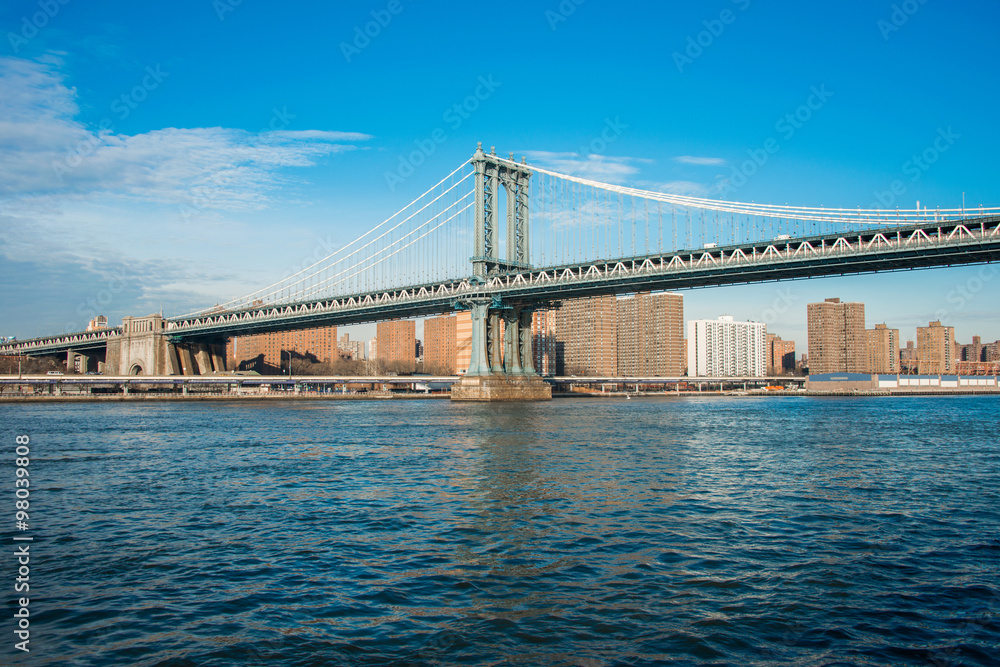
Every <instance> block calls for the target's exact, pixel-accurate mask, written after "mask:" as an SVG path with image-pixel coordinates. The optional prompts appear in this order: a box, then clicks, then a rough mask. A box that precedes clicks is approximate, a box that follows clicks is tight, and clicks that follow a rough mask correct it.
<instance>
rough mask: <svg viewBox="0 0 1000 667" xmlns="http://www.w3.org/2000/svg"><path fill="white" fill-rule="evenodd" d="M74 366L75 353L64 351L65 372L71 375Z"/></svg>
mask: <svg viewBox="0 0 1000 667" xmlns="http://www.w3.org/2000/svg"><path fill="white" fill-rule="evenodd" d="M75 364H76V352H74V351H73V350H66V372H67V373H72V372H73V370H74V366H75Z"/></svg>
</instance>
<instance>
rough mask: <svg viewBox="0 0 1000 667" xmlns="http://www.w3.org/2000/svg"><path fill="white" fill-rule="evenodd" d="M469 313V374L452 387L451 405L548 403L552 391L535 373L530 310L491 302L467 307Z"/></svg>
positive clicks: (477, 303) (476, 303)
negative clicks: (454, 403) (469, 403)
mask: <svg viewBox="0 0 1000 667" xmlns="http://www.w3.org/2000/svg"><path fill="white" fill-rule="evenodd" d="M467 305H468V307H469V310H471V311H472V359H471V361H470V362H469V370H468V371H467V372H466V373H465V375H463V376H462V379H461V380H459V381H458V382H456V383H455V384H453V385H452V387H451V400H453V401H547V400H550V399H551V398H552V387H551V386H549V384H548V383H547V382H545V381H544V380H543V379H542V378H541V377H539V375H538V373H536V372H535V366H534V360H533V358H532V356H533V355H532V351H531V313H532V310H531V308H529V307H527V306H505V305H503V304H500V303H497V302H496V301H494V300H492V299H491V300H489V301H488V302H487V301H482V302H472V303H469V304H467Z"/></svg>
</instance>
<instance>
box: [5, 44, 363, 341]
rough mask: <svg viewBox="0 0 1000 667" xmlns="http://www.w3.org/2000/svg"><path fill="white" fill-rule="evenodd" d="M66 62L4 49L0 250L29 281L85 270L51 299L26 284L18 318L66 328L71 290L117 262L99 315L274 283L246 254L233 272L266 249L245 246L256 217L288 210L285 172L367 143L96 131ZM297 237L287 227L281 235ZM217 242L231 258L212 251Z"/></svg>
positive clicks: (342, 135)
mask: <svg viewBox="0 0 1000 667" xmlns="http://www.w3.org/2000/svg"><path fill="white" fill-rule="evenodd" d="M62 66H63V65H62V63H61V61H60V60H59V59H58V58H57V57H55V56H47V57H45V58H41V59H36V60H26V59H19V58H9V57H0V257H2V258H5V260H6V262H7V263H8V264H10V265H13V264H15V263H16V264H17V265H18V266H22V267H34V268H33V269H32V270H33V271H34V272H35V275H36V277H37V276H39V275H42V274H44V273H45V272H46V271H48V272H49V274H48V275H51V276H62V275H77V276H81V278H80V280H79V281H78V282H79V284H78V285H76V292H74V293H73V295H71V294H70V292H72V290H62V292H65V294H58V293H56V294H50V293H48V292H46V290H47V289H51V288H50V287H47V286H46V285H48V283H47V282H46V281H45V280H32V279H26V283H25V285H23V286H22V287H21V288H20V292H19V297H18V299H19V300H20V301H23V302H24V303H23V304H22V307H21V308H20V309H18V308H14V305H13V300H8V301H10V303H6V304H5V308H4V310H3V313H4V314H6V315H7V316H10V317H11V320H12V321H22V319H19V318H18V317H15V316H17V315H18V314H20V316H22V317H23V318H26V319H23V322H25V323H26V326H28V325H30V324H29V323H30V322H47V323H48V324H49V325H52V323H53V322H52V321H50V320H48V319H45V318H51V317H55V318H56V319H57V320H59V321H60V324H59V329H58V330H60V331H61V330H62V329H63V324H62V323H61V319H60V318H67V320H66V321H67V322H71V323H72V324H73V325H75V324H76V323H78V320H80V319H81V317H82V316H81V315H80V314H79V313H78V312H77V310H78V304H79V303H80V302H81V301H84V300H85V299H83V297H82V296H80V294H84V293H85V294H88V297H87V298H88V299H90V298H96V295H98V294H100V293H103V292H106V291H107V289H106V285H107V284H109V283H110V282H111V281H113V280H118V279H117V278H116V276H117V275H118V274H119V273H120V271H121V267H127V274H128V278H127V281H128V288H127V289H123V290H121V291H120V292H117V293H116V296H115V299H114V300H113V302H109V303H106V304H102V305H103V307H104V308H105V314H108V315H114V314H121V313H132V314H135V313H137V312H138V313H144V312H148V311H149V310H150V309H151V308H153V307H154V306H156V307H158V306H159V303H160V302H161V301H162V302H163V304H164V306H165V307H166V308H167V309H168V312H170V311H173V312H177V311H185V310H191V309H192V305H197V306H202V305H204V304H205V303H213V302H215V301H216V300H218V299H219V298H222V297H225V296H229V295H232V294H238V293H240V291H242V290H243V289H245V288H246V285H247V281H251V282H253V281H255V280H258V279H259V280H260V281H261V282H262V283H263V282H264V281H266V280H269V279H270V278H271V277H272V276H271V275H270V274H269V273H268V271H267V270H266V268H265V266H266V265H265V263H264V262H260V261H251V262H242V263H241V264H240V265H239V275H237V272H236V264H235V263H236V262H239V261H240V258H244V259H245V258H247V257H254V258H260V257H262V256H265V255H266V253H267V252H268V251H266V250H262V249H261V248H259V247H256V246H253V244H254V239H259V238H260V236H261V234H262V233H266V231H263V230H262V228H261V227H260V225H265V224H266V220H269V219H270V218H269V217H268V214H267V213H264V214H263V216H260V215H258V214H255V213H254V211H260V210H263V209H270V210H274V209H277V208H278V207H279V205H280V206H281V208H282V209H284V208H285V207H286V205H291V204H290V202H291V201H292V200H291V199H290V198H291V197H293V196H294V195H291V194H288V193H289V190H290V189H289V188H288V187H287V186H288V185H289V184H297V183H298V182H299V181H298V179H297V178H296V177H295V175H294V172H292V171H291V170H292V169H294V168H303V167H310V166H313V165H317V164H320V163H321V162H322V161H323V160H324V159H325V158H327V157H329V156H333V155H336V154H338V153H343V152H345V151H350V150H354V149H357V148H361V147H363V146H364V143H365V142H366V141H367V140H368V139H370V138H371V137H370V136H369V135H367V134H363V133H359V132H338V131H329V130H317V129H305V130H299V131H295V130H290V129H286V128H278V129H277V130H276V131H265V132H247V131H245V130H241V129H234V128H225V127H207V128H175V127H167V128H162V129H156V130H152V131H149V132H145V133H141V134H135V135H125V134H118V133H115V132H114V131H113V130H112V131H107V130H105V131H102V130H100V129H99V128H94V127H89V126H87V125H85V124H84V123H83V122H81V120H80V119H79V107H78V104H77V93H76V90H74V89H73V88H72V87H70V86H68V85H67V84H66V83H65V81H66V80H65V78H64V76H63V75H62V72H61V68H62ZM192 202H195V204H194V205H195V206H197V208H198V212H199V213H200V214H202V215H203V217H201V218H200V220H199V223H198V224H190V222H189V221H186V220H183V219H182V216H181V215H180V211H181V210H182V209H183V207H184V206H188V205H190V204H191V203H192ZM251 220H256V221H257V222H256V224H254V223H251V222H250V221H251ZM295 233H296V230H295V229H294V228H289V229H286V230H285V234H286V238H295ZM257 244H258V245H259V241H258V242H257ZM221 247H226V248H229V249H230V251H231V253H230V254H231V255H232V256H231V257H229V256H227V258H224V259H223V258H220V257H219V253H218V249H219V248H221ZM262 253H263V254H262ZM25 270H27V269H25ZM8 278H9V279H11V280H13V279H14V278H13V277H12V276H8ZM84 278H85V279H84ZM49 282H51V281H49ZM35 303H37V304H42V303H44V304H45V305H46V308H41V306H39V308H37V309H36V308H35V306H34V305H32V304H35ZM12 309H13V310H12ZM49 309H51V310H52V312H54V313H59V315H47V314H46V313H47V312H48V310H49ZM86 319H87V318H83V320H82V321H83V323H84V324H85V323H86ZM35 333H44V332H37V331H36V332H35ZM52 333H55V331H52Z"/></svg>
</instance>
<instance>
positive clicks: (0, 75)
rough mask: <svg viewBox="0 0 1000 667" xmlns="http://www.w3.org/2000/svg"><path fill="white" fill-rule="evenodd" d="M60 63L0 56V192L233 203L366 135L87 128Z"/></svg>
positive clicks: (265, 196) (224, 206)
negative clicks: (138, 131) (125, 131)
mask: <svg viewBox="0 0 1000 667" xmlns="http://www.w3.org/2000/svg"><path fill="white" fill-rule="evenodd" d="M77 112H78V108H77V105H76V92H75V90H73V89H70V88H67V87H66V86H65V85H64V83H63V79H62V76H61V75H60V73H59V71H58V62H57V61H54V60H49V61H46V62H40V61H30V60H23V59H18V58H0V196H4V195H7V196H26V195H40V194H85V193H91V194H97V193H100V194H101V195H103V196H107V195H112V196H118V197H126V198H135V199H139V200H142V201H146V202H157V203H175V204H182V203H190V202H191V201H192V200H194V201H196V202H197V204H196V206H197V208H199V209H202V208H210V209H217V210H230V211H240V210H248V209H259V208H263V207H266V206H267V205H269V204H270V203H272V196H271V194H270V193H271V191H272V190H273V189H274V188H275V187H276V186H277V185H279V184H281V183H282V177H281V176H280V174H279V172H280V171H281V170H283V169H286V168H288V167H309V166H313V165H315V164H317V162H318V160H319V159H321V158H323V157H326V156H329V155H333V154H335V153H339V152H343V151H347V150H352V149H355V148H357V144H358V143H360V142H363V141H365V140H367V139H370V138H371V137H370V136H368V135H366V134H361V133H357V132H330V131H323V130H300V131H291V130H278V131H274V132H263V133H253V132H247V131H245V130H239V129H230V128H221V127H211V128H188V129H185V128H164V129H160V130H153V131H151V132H147V133H143V134H137V135H132V136H129V135H121V134H115V133H113V132H108V131H100V130H97V131H94V130H92V129H90V128H87V127H85V126H84V125H83V124H82V123H80V122H79V121H78V120H76V119H75V117H76V115H77Z"/></svg>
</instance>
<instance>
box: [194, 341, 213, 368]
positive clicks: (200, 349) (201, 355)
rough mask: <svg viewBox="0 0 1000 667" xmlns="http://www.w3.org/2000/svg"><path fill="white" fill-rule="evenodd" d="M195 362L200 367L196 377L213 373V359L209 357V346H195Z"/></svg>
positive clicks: (201, 344) (200, 344)
mask: <svg viewBox="0 0 1000 667" xmlns="http://www.w3.org/2000/svg"><path fill="white" fill-rule="evenodd" d="M195 362H196V363H197V365H198V370H197V372H196V373H195V375H205V374H206V373H211V372H212V358H211V356H209V353H208V346H207V345H205V344H204V343H199V344H198V345H196V346H195Z"/></svg>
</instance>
